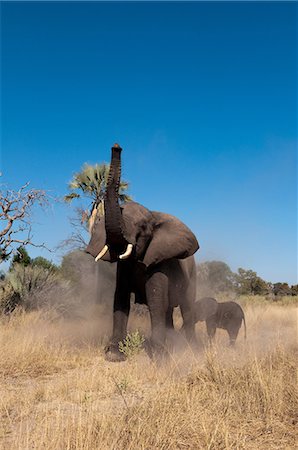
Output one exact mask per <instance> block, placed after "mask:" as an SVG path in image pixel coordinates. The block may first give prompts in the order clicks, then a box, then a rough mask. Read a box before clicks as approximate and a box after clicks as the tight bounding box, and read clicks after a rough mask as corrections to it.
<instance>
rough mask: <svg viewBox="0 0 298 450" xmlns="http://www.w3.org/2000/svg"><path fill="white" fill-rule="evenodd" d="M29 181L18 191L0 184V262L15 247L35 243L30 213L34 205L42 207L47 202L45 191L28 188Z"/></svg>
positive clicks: (42, 245)
mask: <svg viewBox="0 0 298 450" xmlns="http://www.w3.org/2000/svg"><path fill="white" fill-rule="evenodd" d="M28 186H29V183H26V184H25V185H23V186H22V187H21V188H20V189H19V190H18V191H14V190H9V189H6V188H5V187H4V186H3V185H2V186H0V221H1V222H0V223H1V225H2V226H1V228H0V263H1V262H3V261H5V260H6V259H8V258H9V257H10V255H11V254H13V253H15V252H16V248H17V247H20V245H21V246H22V247H24V246H26V245H33V246H35V247H44V248H45V245H44V244H39V245H38V244H36V243H34V242H33V240H32V229H31V215H32V208H33V207H34V206H35V205H38V206H41V207H44V206H45V205H46V203H47V196H46V193H45V191H42V190H40V189H29V188H28Z"/></svg>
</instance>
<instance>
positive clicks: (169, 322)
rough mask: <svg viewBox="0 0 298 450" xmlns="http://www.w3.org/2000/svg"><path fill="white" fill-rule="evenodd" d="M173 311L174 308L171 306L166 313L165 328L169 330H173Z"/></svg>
mask: <svg viewBox="0 0 298 450" xmlns="http://www.w3.org/2000/svg"><path fill="white" fill-rule="evenodd" d="M173 311H174V308H173V307H172V306H169V307H168V309H167V313H166V327H167V328H169V329H170V330H173V329H174V322H173Z"/></svg>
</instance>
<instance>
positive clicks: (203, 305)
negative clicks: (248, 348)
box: [194, 297, 246, 346]
mask: <svg viewBox="0 0 298 450" xmlns="http://www.w3.org/2000/svg"><path fill="white" fill-rule="evenodd" d="M194 308H195V322H198V321H205V322H206V327H207V334H208V336H209V339H210V340H211V339H212V338H214V336H215V332H216V328H222V329H224V330H227V332H228V334H229V338H230V345H231V346H233V345H234V344H235V341H236V339H237V336H238V332H239V329H240V327H241V324H242V320H243V323H244V333H245V334H244V336H245V339H246V323H245V317H244V312H243V309H242V308H241V306H240V305H238V303H235V302H223V303H218V302H217V301H216V300H215V298H211V297H205V298H202V299H200V300H198V301H197V302H195V306H194Z"/></svg>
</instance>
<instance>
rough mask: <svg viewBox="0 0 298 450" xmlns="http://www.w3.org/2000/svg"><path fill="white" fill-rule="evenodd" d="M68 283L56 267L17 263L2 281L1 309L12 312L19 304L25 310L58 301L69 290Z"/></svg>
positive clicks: (0, 292) (0, 293)
mask: <svg viewBox="0 0 298 450" xmlns="http://www.w3.org/2000/svg"><path fill="white" fill-rule="evenodd" d="M67 287H68V283H67V282H66V281H64V280H62V278H61V277H60V276H59V274H58V273H57V270H55V269H45V268H44V267H42V266H38V265H37V266H35V265H28V266H24V265H23V264H19V263H15V264H14V266H13V268H12V269H11V270H10V272H9V273H8V275H7V276H6V278H5V280H4V281H3V282H2V283H1V291H0V309H1V310H2V312H4V313H10V312H12V311H13V310H14V309H15V308H16V307H17V306H21V307H22V308H24V309H25V310H32V309H38V308H40V307H42V306H45V305H47V306H48V305H49V304H51V305H52V304H53V303H56V304H57V303H58V302H59V301H60V299H61V298H62V297H63V296H64V294H65V292H66V291H67Z"/></svg>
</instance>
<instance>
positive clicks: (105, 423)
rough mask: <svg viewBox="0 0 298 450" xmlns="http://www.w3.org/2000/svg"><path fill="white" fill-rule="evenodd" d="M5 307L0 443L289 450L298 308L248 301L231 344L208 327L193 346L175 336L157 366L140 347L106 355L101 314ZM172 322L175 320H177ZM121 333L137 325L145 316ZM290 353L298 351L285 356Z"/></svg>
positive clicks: (9, 449)
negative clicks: (125, 355) (111, 359)
mask: <svg viewBox="0 0 298 450" xmlns="http://www.w3.org/2000/svg"><path fill="white" fill-rule="evenodd" d="M91 316H92V317H93V318H92V319H88V318H86V319H82V320H75V321H70V320H68V321H66V320H63V319H59V318H57V317H55V315H54V314H53V313H52V314H49V313H48V314H45V313H42V312H34V313H28V314H22V313H19V314H15V316H13V317H12V318H11V319H10V320H7V319H5V318H3V319H2V320H1V321H0V447H1V448H3V449H5V450H16V449H20V450H26V449H30V450H31V449H44V450H47V449H51V450H52V449H53V450H54V449H55V450H56V449H59V450H60V449H61V450H67V449H85V450H91V449H92V450H93V449H94V450H95V449H100V450H105V449H107V450H110V449H112V450H113V449H115V450H116V449H117V450H122V449H123V450H124V449H125V450H138V449H144V450H145V449H146V450H147V449H164V450H165V449H214V450H215V449H216V450H217V449H278V450H280V449H294V448H295V444H296V443H297V442H296V441H295V425H296V422H297V390H296V388H297V386H296V381H297V380H296V369H295V356H297V351H296V350H297V347H296V340H297V309H295V307H294V306H287V307H283V306H276V305H265V306H256V305H254V306H247V307H246V317H247V327H248V340H247V342H245V341H244V339H243V330H242V329H241V330H240V335H239V337H238V341H237V347H236V349H235V350H231V349H230V348H228V347H227V346H226V344H227V342H228V339H227V335H226V333H225V332H224V331H222V330H218V332H217V337H216V343H215V345H214V347H213V348H212V349H208V348H207V347H206V348H204V345H203V344H204V343H205V342H206V339H205V329H204V324H198V325H197V334H198V335H199V336H201V341H202V348H201V351H200V352H198V353H197V354H194V353H192V351H191V350H190V349H189V348H188V347H187V346H185V345H183V342H182V341H183V340H182V339H181V338H180V339H178V338H175V339H174V341H176V342H175V345H176V350H175V351H174V353H173V356H172V358H171V360H170V361H169V362H168V363H167V364H165V365H164V366H162V367H159V368H157V367H156V365H155V364H154V363H152V362H151V361H150V360H149V359H148V357H147V355H146V354H145V353H143V352H142V353H140V354H139V355H137V356H136V357H134V358H132V359H131V360H128V361H126V362H124V363H108V362H106V361H105V360H104V355H103V347H104V343H105V340H106V337H105V336H106V334H107V333H108V329H109V320H108V319H105V320H103V319H102V320H101V321H97V320H96V319H94V317H96V314H95V312H93V313H92V314H91ZM177 321H179V317H178V318H177ZM130 327H131V329H135V328H139V329H141V330H142V331H143V332H145V333H147V332H148V329H149V322H148V320H147V319H146V318H145V319H144V318H143V319H140V318H139V317H134V318H132V320H131V322H130ZM295 353H296V355H295Z"/></svg>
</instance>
